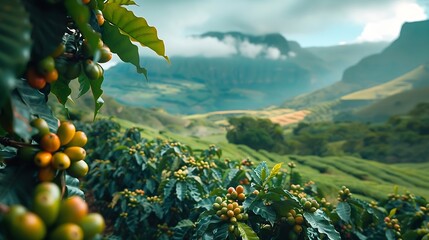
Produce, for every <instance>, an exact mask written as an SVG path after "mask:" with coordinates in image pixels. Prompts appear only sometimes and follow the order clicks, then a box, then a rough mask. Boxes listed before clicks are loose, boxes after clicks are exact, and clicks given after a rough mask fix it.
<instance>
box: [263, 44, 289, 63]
mask: <svg viewBox="0 0 429 240" xmlns="http://www.w3.org/2000/svg"><path fill="white" fill-rule="evenodd" d="M265 57H266V58H268V59H273V60H276V59H286V56H284V55H282V53H281V52H280V50H279V49H278V48H275V47H269V48H267V50H266V53H265Z"/></svg>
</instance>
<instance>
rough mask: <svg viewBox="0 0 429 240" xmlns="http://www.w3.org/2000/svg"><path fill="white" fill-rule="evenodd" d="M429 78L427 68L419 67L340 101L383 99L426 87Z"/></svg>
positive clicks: (344, 97)
mask: <svg viewBox="0 0 429 240" xmlns="http://www.w3.org/2000/svg"><path fill="white" fill-rule="evenodd" d="M428 78H429V71H428V66H425V65H421V66H419V67H417V68H416V69H414V70H412V71H410V72H408V73H406V74H404V75H402V76H400V77H398V78H395V79H393V80H392V81H389V82H387V83H384V84H380V85H377V86H375V87H372V88H367V89H364V90H361V91H357V92H354V93H351V94H348V95H346V96H343V97H342V98H341V99H342V100H377V99H383V98H386V97H389V96H392V95H395V94H398V93H401V92H404V91H407V90H411V89H413V88H415V87H422V86H427V85H428V82H427V81H426V80H427V79H428Z"/></svg>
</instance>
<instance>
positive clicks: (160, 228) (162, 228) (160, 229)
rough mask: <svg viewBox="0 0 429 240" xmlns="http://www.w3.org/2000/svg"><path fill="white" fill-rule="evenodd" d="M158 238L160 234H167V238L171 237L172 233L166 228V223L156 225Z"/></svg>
mask: <svg viewBox="0 0 429 240" xmlns="http://www.w3.org/2000/svg"><path fill="white" fill-rule="evenodd" d="M157 227H158V236H159V237H160V236H161V235H162V234H167V236H169V237H171V236H173V234H174V232H173V231H172V230H171V229H170V228H169V227H168V225H167V224H166V223H164V224H158V225H157Z"/></svg>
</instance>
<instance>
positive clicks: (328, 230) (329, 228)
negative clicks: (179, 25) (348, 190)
mask: <svg viewBox="0 0 429 240" xmlns="http://www.w3.org/2000/svg"><path fill="white" fill-rule="evenodd" d="M304 218H305V220H306V221H307V223H308V224H310V226H311V227H312V228H315V229H317V231H319V233H324V234H326V236H327V237H328V238H329V239H331V240H339V239H341V236H340V234H339V233H338V232H337V230H335V228H334V226H333V225H332V224H331V222H330V220H329V218H328V217H327V216H326V215H325V213H324V212H322V211H321V210H317V211H316V212H314V213H309V212H304Z"/></svg>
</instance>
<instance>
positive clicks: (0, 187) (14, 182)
mask: <svg viewBox="0 0 429 240" xmlns="http://www.w3.org/2000/svg"><path fill="white" fill-rule="evenodd" d="M34 173H35V169H34V168H32V167H28V166H25V165H19V166H7V167H6V168H3V169H0V199H1V203H3V204H7V205H11V204H22V205H24V206H27V207H28V206H29V205H30V204H31V202H32V195H31V194H29V193H31V192H33V189H34V187H35V186H36V181H35V179H34Z"/></svg>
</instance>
